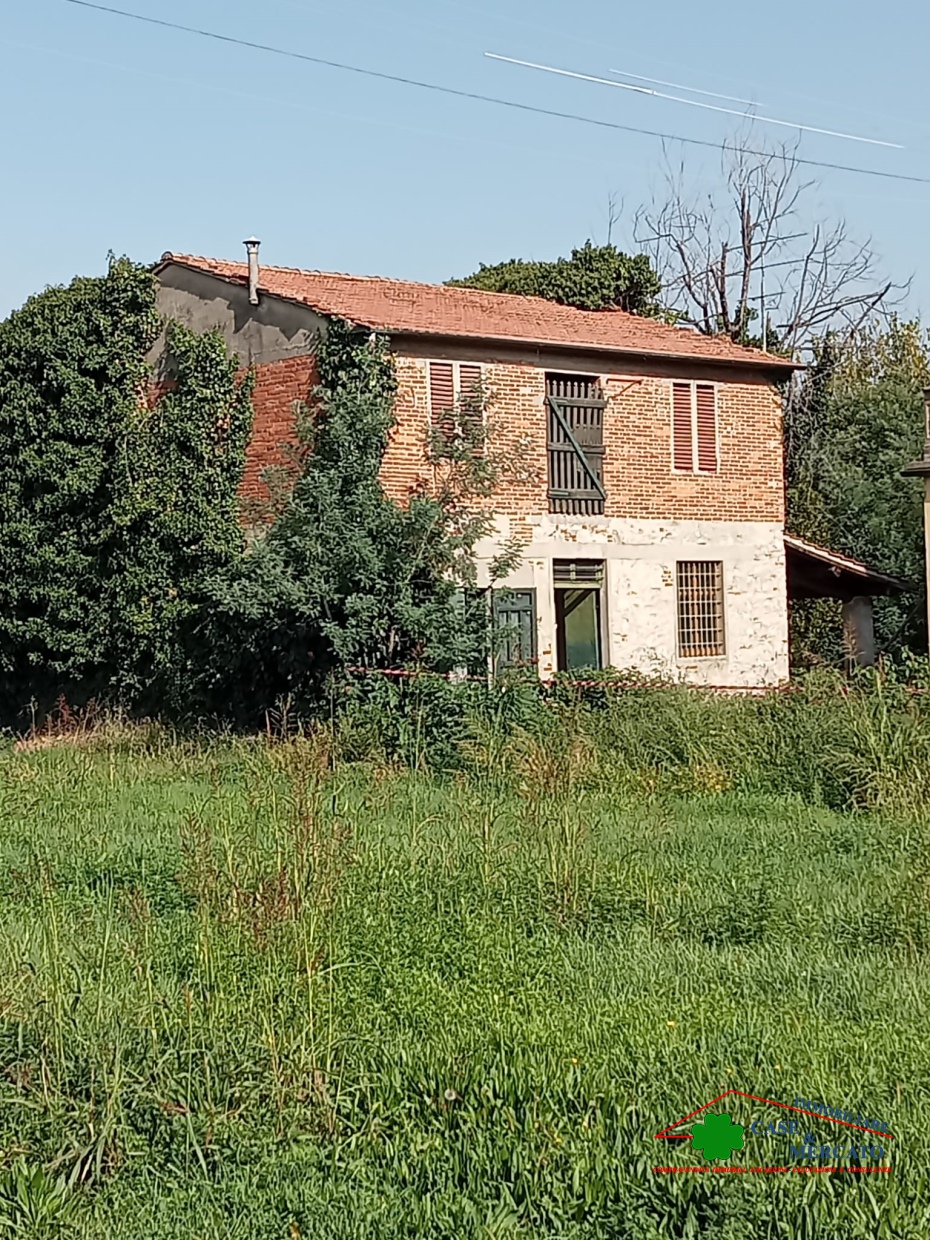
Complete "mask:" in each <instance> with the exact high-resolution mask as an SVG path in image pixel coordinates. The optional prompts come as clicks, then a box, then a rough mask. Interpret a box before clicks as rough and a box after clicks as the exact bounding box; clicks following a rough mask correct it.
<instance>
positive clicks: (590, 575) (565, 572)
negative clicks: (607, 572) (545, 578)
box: [552, 560, 604, 587]
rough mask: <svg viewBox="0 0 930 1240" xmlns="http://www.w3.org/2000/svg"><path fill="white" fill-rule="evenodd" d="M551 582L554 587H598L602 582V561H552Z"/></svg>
mask: <svg viewBox="0 0 930 1240" xmlns="http://www.w3.org/2000/svg"><path fill="white" fill-rule="evenodd" d="M552 580H553V581H554V582H555V584H556V585H572V584H574V583H575V582H578V583H579V584H581V585H589V586H592V587H593V586H599V585H602V584H603V581H604V561H603V560H553V562H552Z"/></svg>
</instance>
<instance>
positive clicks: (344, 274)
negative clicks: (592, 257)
mask: <svg viewBox="0 0 930 1240" xmlns="http://www.w3.org/2000/svg"><path fill="white" fill-rule="evenodd" d="M161 261H162V262H165V263H167V262H181V263H183V262H194V263H214V264H216V265H217V266H222V267H236V268H241V270H242V273H243V275H245V276H247V275H248V264H247V263H244V262H239V261H238V260H236V259H230V258H210V257H209V256H207V255H205V254H174V253H171V252H170V251H168V252H166V253H165V254H163V255H162V258H161ZM261 270H262V271H277V272H282V273H284V274H286V275H293V276H322V277H324V278H326V279H337V280H357V281H359V282H363V283H369V284H409V285H411V286H412V287H413V288H428V289H437V290H439V291H440V292H443V293H445V294H447V295H450V296H455V295H459V296H461V294H463V293H474V294H476V295H477V296H479V297H501V298H507V299H514V298H516V299H517V300H519V301H524V302H526V301H529V302H541V303H542V304H543V305H546V306H559V307H561V308H562V309H563V310H570V311H572V312H574V313H576V314H597V315H602V314H621V315H624V316H625V317H627V318H632V319H637V320H639V319H649V316H648V315H639V314H633V313H632V311H630V310H624V309H623V308H622V306H605V307H604V309H602V310H586V309H585V308H584V307H582V306H573V305H571V304H570V303H568V302H560V301H554V300H553V299H552V298H549V297H542V296H540V295H539V294H538V293H502V292H499V291H498V290H496V289H487V288H472V287H471V286H470V285H467V284H465V285H462V284H454V285H450V284H448V283H446V282H439V283H437V282H436V281H434V280H410V279H408V278H407V277H406V276H373V275H362V274H360V273H359V272H355V271H325V270H324V269H323V268H322V267H280V266H278V265H277V264H275V263H264V262H263V263H262V265H261ZM649 321H651V322H653V323H660V325H661V326H664V327H671V326H673V325H672V324H670V323H661V321H660V320H658V319H651V320H649Z"/></svg>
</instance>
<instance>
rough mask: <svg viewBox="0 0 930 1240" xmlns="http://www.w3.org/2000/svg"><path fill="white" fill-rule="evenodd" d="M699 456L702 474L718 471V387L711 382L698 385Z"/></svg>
mask: <svg viewBox="0 0 930 1240" xmlns="http://www.w3.org/2000/svg"><path fill="white" fill-rule="evenodd" d="M696 404H697V456H698V465H697V467H698V469H699V470H700V472H701V473H702V474H715V473H716V472H717V389H716V388H715V387H714V386H713V385H712V384H710V383H699V384H698V385H697V400H696Z"/></svg>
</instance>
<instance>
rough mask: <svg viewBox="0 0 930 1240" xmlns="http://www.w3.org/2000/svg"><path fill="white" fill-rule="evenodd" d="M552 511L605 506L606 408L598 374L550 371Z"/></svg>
mask: <svg viewBox="0 0 930 1240" xmlns="http://www.w3.org/2000/svg"><path fill="white" fill-rule="evenodd" d="M546 400H547V404H548V407H549V511H550V512H570V513H585V514H597V513H602V512H603V511H604V500H605V498H606V496H605V493H604V483H603V466H604V410H605V409H606V407H607V401H606V400H605V398H604V394H603V392H602V391H601V386H600V383H599V382H598V380H597V379H589V378H579V377H578V376H576V375H547V376H546Z"/></svg>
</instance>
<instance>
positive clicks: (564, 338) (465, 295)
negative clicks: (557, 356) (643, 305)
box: [160, 253, 796, 370]
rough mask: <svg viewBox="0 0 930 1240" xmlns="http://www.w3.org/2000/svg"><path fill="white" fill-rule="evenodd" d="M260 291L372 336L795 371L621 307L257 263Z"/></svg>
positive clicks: (198, 263) (238, 280) (225, 274)
mask: <svg viewBox="0 0 930 1240" xmlns="http://www.w3.org/2000/svg"><path fill="white" fill-rule="evenodd" d="M169 263H177V264H179V265H181V266H183V267H189V268H192V269H193V270H196V271H203V272H205V273H208V274H210V275H215V276H218V277H220V278H221V279H223V280H229V281H231V282H233V283H235V284H247V283H248V268H247V266H246V265H245V264H244V263H231V262H226V261H224V260H222V259H215V258H198V257H196V256H192V255H187V254H170V253H169V254H165V255H164V257H163V258H162V263H161V264H160V266H164V265H167V264H169ZM260 288H261V291H262V292H264V293H266V294H270V295H271V296H274V297H283V298H286V299H288V300H290V301H296V302H301V303H302V304H304V305H307V306H310V307H312V308H313V309H314V310H316V311H318V312H319V313H320V314H325V315H333V316H338V317H340V318H343V319H347V320H348V321H349V322H352V323H356V324H358V325H359V326H364V327H370V328H372V329H374V330H378V331H385V332H393V333H412V334H420V335H432V336H446V337H448V336H460V337H470V338H473V339H480V340H499V341H514V342H524V343H527V344H534V345H543V346H545V345H554V346H563V347H564V346H567V347H569V348H575V349H604V350H608V351H614V352H623V353H632V354H652V355H657V356H662V357H681V358H701V359H704V360H707V361H719V362H728V363H737V364H742V365H748V366H755V367H761V368H763V369H779V370H790V369H796V367H795V366H794V363H792V362H789V361H787V360H786V359H785V358H781V357H776V356H774V355H772V354H768V353H763V352H762V351H761V350H760V349H748V348H743V347H742V346H740V345H736V344H733V342H732V341H731V340H729V339H728V338H727V337H725V336H714V337H711V336H702V335H700V334H698V333H697V332H694V331H688V330H685V329H682V328H678V327H670V326H669V325H668V324H666V323H660V322H657V321H656V320H654V319H647V318H639V317H638V316H637V315H634V314H627V313H626V312H625V311H623V310H601V311H590V310H576V309H574V308H573V307H570V306H560V305H557V304H556V303H555V302H551V301H546V300H545V299H543V298H541V297H514V296H510V295H508V294H504V293H485V292H481V291H479V290H477V289H466V288H447V287H446V286H445V285H440V284H416V283H414V282H413V281H410V280H387V279H383V278H381V277H378V276H350V275H341V274H338V273H333V272H324V271H298V270H295V269H291V268H288V267H265V266H263V267H262V269H261V285H260Z"/></svg>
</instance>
